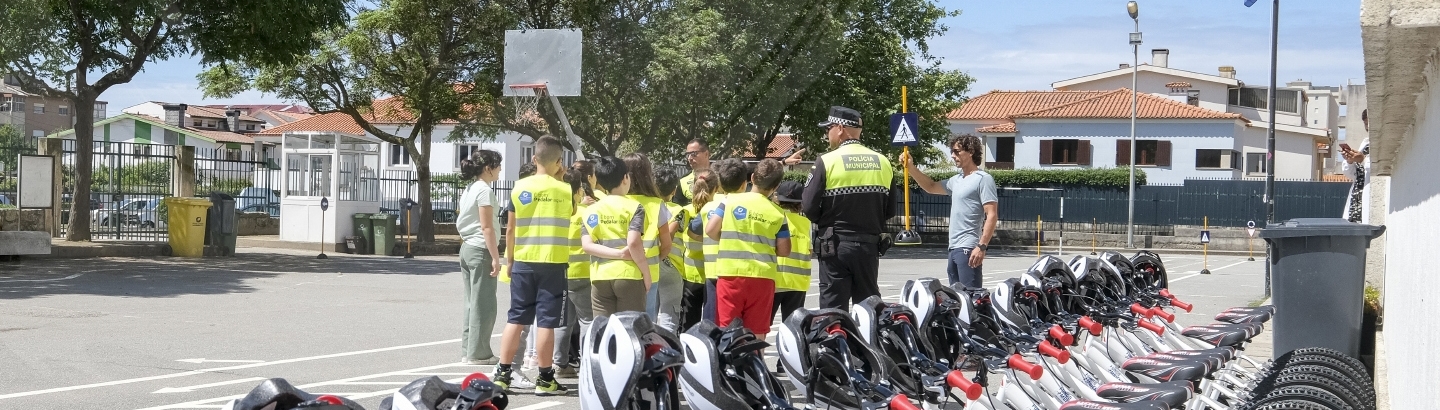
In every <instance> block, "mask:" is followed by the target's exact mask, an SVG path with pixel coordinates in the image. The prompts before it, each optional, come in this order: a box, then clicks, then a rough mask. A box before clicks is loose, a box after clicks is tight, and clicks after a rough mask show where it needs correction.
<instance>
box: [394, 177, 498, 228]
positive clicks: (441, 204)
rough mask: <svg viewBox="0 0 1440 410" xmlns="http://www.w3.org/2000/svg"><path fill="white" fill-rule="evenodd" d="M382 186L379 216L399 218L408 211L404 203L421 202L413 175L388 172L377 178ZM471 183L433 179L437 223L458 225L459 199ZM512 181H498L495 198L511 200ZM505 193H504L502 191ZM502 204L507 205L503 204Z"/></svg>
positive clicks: (432, 198)
mask: <svg viewBox="0 0 1440 410" xmlns="http://www.w3.org/2000/svg"><path fill="white" fill-rule="evenodd" d="M378 179H379V182H380V212H384V213H388V214H392V215H395V216H397V217H400V219H401V220H402V223H403V220H404V217H403V214H402V213H401V212H402V211H403V210H404V209H405V200H407V199H409V200H418V199H419V198H420V192H419V186H420V179H419V178H418V176H417V175H416V173H415V172H413V171H393V170H392V171H385V172H384V173H382V174H381V176H380V177H379V178H378ZM468 185H469V182H467V181H463V180H461V179H460V176H459V175H457V174H431V175H430V211H431V216H432V219H434V221H435V223H455V217H456V214H455V210H456V209H457V208H459V206H460V195H461V194H463V193H464V192H465V187H466V186H468ZM513 185H514V182H512V181H496V182H495V184H494V185H492V186H493V187H494V188H495V190H496V192H495V197H496V198H502V197H508V196H509V192H510V188H511V187H512V186H513ZM502 190H503V191H502ZM501 202H504V201H503V200H502V201H501Z"/></svg>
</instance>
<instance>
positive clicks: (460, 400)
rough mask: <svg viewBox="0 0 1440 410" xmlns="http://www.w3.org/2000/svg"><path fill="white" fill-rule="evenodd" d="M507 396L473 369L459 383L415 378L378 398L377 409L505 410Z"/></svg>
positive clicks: (507, 401)
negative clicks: (472, 372) (386, 395)
mask: <svg viewBox="0 0 1440 410" xmlns="http://www.w3.org/2000/svg"><path fill="white" fill-rule="evenodd" d="M509 402H510V400H509V399H508V398H507V397H506V396H505V392H504V391H503V390H500V387H499V386H496V385H495V383H492V382H490V379H489V378H487V377H485V375H484V374H481V373H475V374H471V375H470V376H469V377H466V378H465V380H464V381H461V382H460V384H454V383H446V382H445V381H444V380H440V378H439V377H435V376H430V377H426V378H423V379H418V380H415V381H413V382H410V384H407V385H405V387H401V388H400V390H398V391H396V392H395V393H394V394H392V395H390V397H386V398H385V400H381V401H380V410H442V409H446V410H448V409H474V410H505V407H506V405H508V404H509Z"/></svg>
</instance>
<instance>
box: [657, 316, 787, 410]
mask: <svg viewBox="0 0 1440 410" xmlns="http://www.w3.org/2000/svg"><path fill="white" fill-rule="evenodd" d="M680 344H681V345H682V346H683V349H684V352H685V363H684V365H682V366H681V367H680V391H681V392H683V393H684V394H685V401H686V402H687V403H689V405H690V408H692V409H696V410H728V409H742V408H743V409H758V408H768V409H771V410H784V409H793V407H791V406H790V403H789V398H790V395H789V392H787V391H785V387H784V386H783V385H781V384H780V381H779V379H776V378H775V376H774V375H772V374H771V373H770V371H769V370H767V369H765V362H764V350H765V348H766V347H769V346H770V344H769V343H766V342H765V341H764V340H761V339H758V338H756V337H755V334H754V333H751V332H750V330H749V329H746V328H745V326H743V325H742V324H741V321H739V320H735V321H732V322H730V326H726V327H724V328H720V327H717V326H715V324H714V323H713V322H710V321H708V320H704V321H701V322H700V323H699V324H697V325H695V326H692V327H691V328H690V330H688V331H686V332H685V333H683V334H681V335H680ZM781 360H784V359H781ZM756 367H758V369H757V368H756Z"/></svg>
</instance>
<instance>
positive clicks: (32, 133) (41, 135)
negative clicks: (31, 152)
mask: <svg viewBox="0 0 1440 410" xmlns="http://www.w3.org/2000/svg"><path fill="white" fill-rule="evenodd" d="M30 136H32V137H35V138H45V131H41V130H30Z"/></svg>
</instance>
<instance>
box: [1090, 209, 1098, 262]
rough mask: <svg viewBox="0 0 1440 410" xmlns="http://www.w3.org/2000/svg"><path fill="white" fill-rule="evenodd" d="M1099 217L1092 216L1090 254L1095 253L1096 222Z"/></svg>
mask: <svg viewBox="0 0 1440 410" xmlns="http://www.w3.org/2000/svg"><path fill="white" fill-rule="evenodd" d="M1098 220H1099V219H1096V218H1090V254H1091V255H1095V254H1096V253H1095V222H1096V221H1098Z"/></svg>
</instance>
